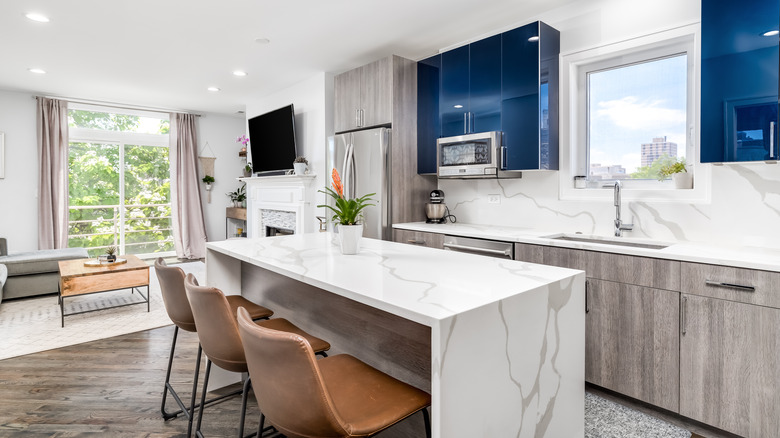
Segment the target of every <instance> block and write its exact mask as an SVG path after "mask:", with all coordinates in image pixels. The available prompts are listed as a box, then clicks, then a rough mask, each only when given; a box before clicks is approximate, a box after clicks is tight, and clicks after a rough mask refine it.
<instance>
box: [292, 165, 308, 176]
mask: <svg viewBox="0 0 780 438" xmlns="http://www.w3.org/2000/svg"><path fill="white" fill-rule="evenodd" d="M293 169H295V174H296V175H303V174H305V173H306V163H293Z"/></svg>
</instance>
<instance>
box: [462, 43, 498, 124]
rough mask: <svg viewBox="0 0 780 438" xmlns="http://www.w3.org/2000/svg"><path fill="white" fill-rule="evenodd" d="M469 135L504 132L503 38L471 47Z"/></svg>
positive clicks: (471, 45) (472, 44)
mask: <svg viewBox="0 0 780 438" xmlns="http://www.w3.org/2000/svg"><path fill="white" fill-rule="evenodd" d="M469 51H470V60H469V113H470V114H468V123H467V125H468V124H470V126H467V127H468V128H469V130H468V132H469V133H472V132H489V131H499V130H501V35H496V36H492V37H490V38H485V39H483V40H479V41H477V42H474V43H471V44H469Z"/></svg>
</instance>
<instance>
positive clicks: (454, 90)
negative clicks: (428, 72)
mask: <svg viewBox="0 0 780 438" xmlns="http://www.w3.org/2000/svg"><path fill="white" fill-rule="evenodd" d="M439 111H440V113H441V135H442V137H451V136H453V135H462V134H465V133H466V132H468V131H467V129H468V111H469V46H463V47H458V48H457V49H454V50H450V51H448V52H444V53H442V54H441V94H440V95H439Z"/></svg>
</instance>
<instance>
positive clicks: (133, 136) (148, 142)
mask: <svg viewBox="0 0 780 438" xmlns="http://www.w3.org/2000/svg"><path fill="white" fill-rule="evenodd" d="M68 110H77V111H79V110H80V111H93V112H104V113H112V114H122V115H131V116H139V117H152V118H160V119H165V118H169V117H170V115H169V114H168V113H159V112H152V111H141V110H132V109H118V108H114V107H107V106H97V105H88V104H79V103H69V104H68ZM68 143H103V144H115V145H117V146H119V159H120V161H121V162H122V163H123V164H124V161H125V146H126V145H135V146H154V147H164V148H170V135H169V134H145V133H139V132H125V131H107V130H102V129H91V128H68ZM169 157H170V154H169ZM124 173H125V167H124V166H120V167H119V181H120V182H122V184H119V204H120V206H122V207H124V199H125V186H124V180H125V176H124ZM119 218H120V222H121V223H122V224H124V222H125V209H124V208H120V209H119ZM119 234H120V253H121V254H125V248H124V242H125V230H124V226H121V227H120V228H119ZM175 254H176V252H175V251H164V252H155V253H145V254H136V256H138V257H139V258H141V259H145V258H150V257H170V256H173V255H175Z"/></svg>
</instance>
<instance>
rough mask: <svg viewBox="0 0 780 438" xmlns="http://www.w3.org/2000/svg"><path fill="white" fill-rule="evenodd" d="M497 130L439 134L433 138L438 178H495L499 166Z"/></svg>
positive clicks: (499, 147)
mask: <svg viewBox="0 0 780 438" xmlns="http://www.w3.org/2000/svg"><path fill="white" fill-rule="evenodd" d="M500 153H501V132H500V131H491V132H479V133H476V134H466V135H459V136H456V137H444V138H440V139H439V140H437V142H436V163H437V166H436V167H437V174H438V176H439V178H496V177H497V176H498V175H499V172H500V169H501V157H500Z"/></svg>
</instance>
